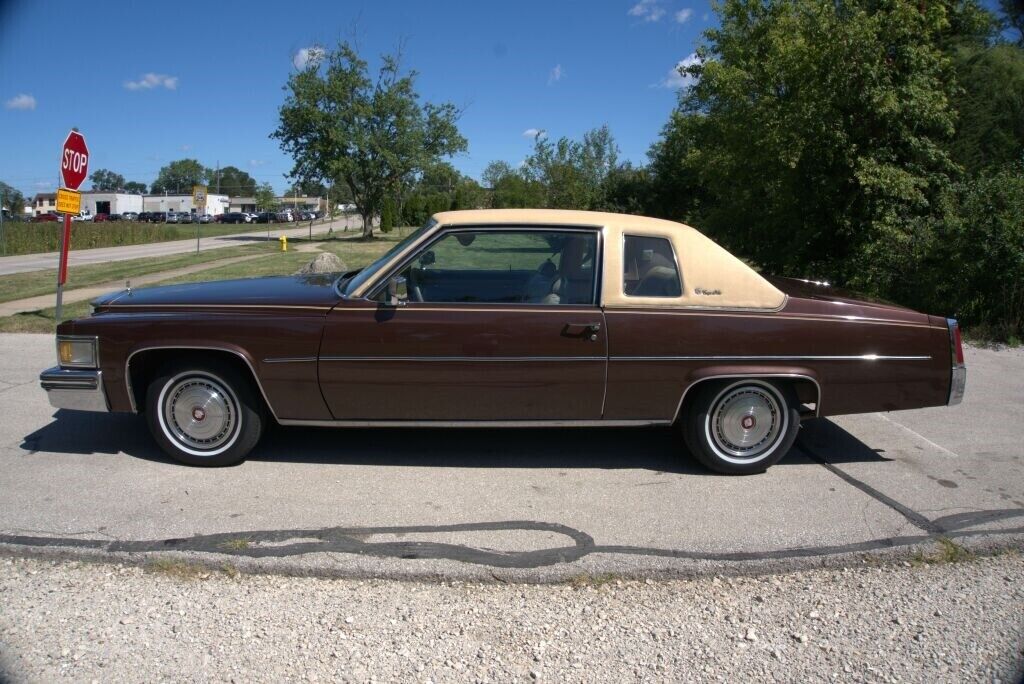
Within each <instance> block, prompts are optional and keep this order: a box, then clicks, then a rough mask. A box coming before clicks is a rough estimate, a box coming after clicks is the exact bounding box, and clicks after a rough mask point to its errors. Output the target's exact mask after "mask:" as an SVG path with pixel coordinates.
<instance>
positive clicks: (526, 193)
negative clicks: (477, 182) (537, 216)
mask: <svg viewBox="0 0 1024 684" xmlns="http://www.w3.org/2000/svg"><path fill="white" fill-rule="evenodd" d="M481 178H482V179H483V181H484V185H485V186H486V187H488V188H490V205H491V207H493V208H495V209H506V208H509V209H511V208H530V207H543V206H545V192H544V186H543V185H542V184H541V183H540V181H536V180H533V179H532V178H529V177H527V176H526V174H524V173H523V172H522V171H520V170H516V169H513V168H512V166H510V165H509V164H508V162H504V161H493V162H491V163H490V164H488V165H487V168H486V169H484V172H483V174H482V175H481Z"/></svg>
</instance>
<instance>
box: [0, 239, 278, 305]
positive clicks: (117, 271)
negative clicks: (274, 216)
mask: <svg viewBox="0 0 1024 684" xmlns="http://www.w3.org/2000/svg"><path fill="white" fill-rule="evenodd" d="M276 248H277V245H276V244H275V245H268V244H265V243H262V244H255V245H245V246H242V247H220V248H217V249H210V250H206V251H205V252H203V251H200V252H199V254H196V253H195V252H189V253H187V254H174V255H171V256H164V257H147V258H144V259H127V260H125V261H111V262H109V263H105V264H90V265H88V266H72V267H71V268H69V269H68V282H67V285H66V289H69V290H71V289H74V288H78V287H89V286H91V285H97V284H99V283H106V282H115V281H123V280H126V279H130V278H137V277H139V276H144V275H148V274H150V273H159V272H160V271H171V270H174V269H178V268H185V267H188V266H194V265H196V264H203V263H207V262H210V261H219V260H221V259H230V258H231V257H236V256H244V255H246V254H258V253H260V252H269V251H271V250H272V249H276ZM56 282H57V269H52V270H46V271H31V272H29V273H15V274H12V275H6V276H0V302H9V301H12V300H15V299H24V298H26V297H35V296H38V295H44V294H47V293H52V292H54V290H55V288H56Z"/></svg>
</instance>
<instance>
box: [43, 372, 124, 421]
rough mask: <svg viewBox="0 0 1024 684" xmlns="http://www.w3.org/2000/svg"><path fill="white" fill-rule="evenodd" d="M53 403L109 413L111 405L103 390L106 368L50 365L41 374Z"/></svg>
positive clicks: (60, 407)
mask: <svg viewBox="0 0 1024 684" xmlns="http://www.w3.org/2000/svg"><path fill="white" fill-rule="evenodd" d="M39 385H40V386H41V387H42V388H43V389H44V390H46V396H47V397H48V398H49V399H50V405H51V406H53V407H55V408H59V409H69V410H71V411H100V412H103V413H107V412H109V411H110V405H109V404H108V403H107V395H106V393H105V392H104V391H103V371H100V370H82V369H78V368H60V367H54V368H47V369H46V370H44V371H43V372H42V373H40V374H39Z"/></svg>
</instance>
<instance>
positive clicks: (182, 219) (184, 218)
mask: <svg viewBox="0 0 1024 684" xmlns="http://www.w3.org/2000/svg"><path fill="white" fill-rule="evenodd" d="M192 221H193V216H192V214H190V213H188V212H182V213H180V214H178V223H192Z"/></svg>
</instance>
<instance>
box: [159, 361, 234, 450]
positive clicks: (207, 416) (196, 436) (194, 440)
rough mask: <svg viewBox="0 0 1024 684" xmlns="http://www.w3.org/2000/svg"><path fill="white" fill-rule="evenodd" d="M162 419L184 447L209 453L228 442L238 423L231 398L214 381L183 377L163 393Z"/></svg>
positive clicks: (229, 394)
mask: <svg viewBox="0 0 1024 684" xmlns="http://www.w3.org/2000/svg"><path fill="white" fill-rule="evenodd" d="M164 396H165V399H164V405H163V418H164V423H165V425H166V426H167V429H168V432H170V434H171V436H173V437H174V438H175V439H177V440H178V441H179V442H181V443H182V444H183V445H184V446H185V447H187V448H189V449H191V450H197V451H201V452H202V451H213V450H215V449H217V448H218V447H220V446H221V445H222V444H224V442H226V441H227V440H229V439H231V437H232V436H233V433H234V431H235V427H236V424H237V422H238V417H237V408H236V402H235V401H234V396H233V395H232V394H231V393H230V392H229V391H228V390H227V389H226V388H225V387H223V386H222V385H221V384H220V383H218V382H217V381H216V380H214V379H212V378H208V377H204V376H199V377H197V376H193V377H188V378H184V379H182V380H179V381H178V382H177V383H175V384H174V385H173V386H172V387H170V389H168V390H167V392H166V393H165V394H164Z"/></svg>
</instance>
